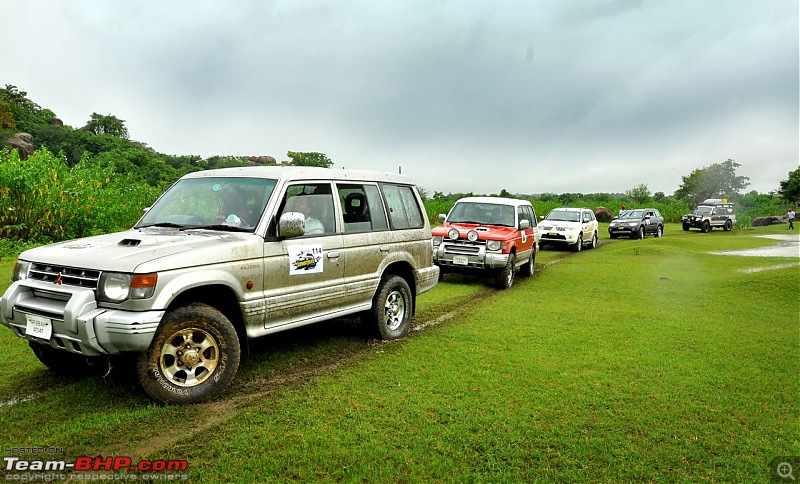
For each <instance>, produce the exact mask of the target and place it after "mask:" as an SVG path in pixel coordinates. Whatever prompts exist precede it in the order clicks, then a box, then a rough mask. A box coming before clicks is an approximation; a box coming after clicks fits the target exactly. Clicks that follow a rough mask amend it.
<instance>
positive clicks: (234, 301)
mask: <svg viewBox="0 0 800 484" xmlns="http://www.w3.org/2000/svg"><path fill="white" fill-rule="evenodd" d="M192 303H200V304H205V305H207V306H211V307H213V308H214V309H216V310H217V311H219V312H221V313H222V314H224V315H225V317H226V318H228V320H229V321H230V322H231V324H232V325H233V328H234V329H235V330H236V334H237V336H238V337H239V346H240V347H241V349H242V353H243V354H247V353H248V352H249V351H248V344H247V332H246V330H245V324H244V316H243V315H242V309H241V306H240V305H239V299H238V298H237V296H236V293H235V292H234V291H233V289H231V288H230V287H228V286H227V285H225V284H209V285H206V286H197V287H192V288H189V289H187V290H185V291H183V292H181V293H180V294H178V296H177V297H175V298H174V299H173V300H172V302H170V304H169V307H167V311H168V312H169V311H171V310H174V309H177V308H179V307H182V306H188V305H190V304H192Z"/></svg>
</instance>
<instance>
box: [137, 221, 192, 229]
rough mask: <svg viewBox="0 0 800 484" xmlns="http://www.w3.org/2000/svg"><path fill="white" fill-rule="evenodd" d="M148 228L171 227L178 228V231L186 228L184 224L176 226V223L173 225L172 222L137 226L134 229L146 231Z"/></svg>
mask: <svg viewBox="0 0 800 484" xmlns="http://www.w3.org/2000/svg"><path fill="white" fill-rule="evenodd" d="M147 227H171V228H176V229H182V228H184V227H186V226H185V225H183V224H176V223H172V222H158V223H155V224H146V225H137V226H136V227H134V228H135V229H146V228H147Z"/></svg>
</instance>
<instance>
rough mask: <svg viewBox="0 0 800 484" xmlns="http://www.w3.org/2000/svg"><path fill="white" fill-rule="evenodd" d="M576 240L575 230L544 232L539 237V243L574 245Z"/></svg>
mask: <svg viewBox="0 0 800 484" xmlns="http://www.w3.org/2000/svg"><path fill="white" fill-rule="evenodd" d="M577 241H578V233H577V232H545V233H543V234H541V236H540V237H539V243H540V244H567V245H574V244H575V243H576V242H577Z"/></svg>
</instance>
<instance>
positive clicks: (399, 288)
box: [370, 275, 414, 340]
mask: <svg viewBox="0 0 800 484" xmlns="http://www.w3.org/2000/svg"><path fill="white" fill-rule="evenodd" d="M413 312H414V299H413V297H412V295H411V288H410V287H409V285H408V282H406V280H405V279H403V278H402V277H400V276H395V275H389V276H386V277H385V278H384V279H383V280H382V281H381V284H380V286H378V291H377V292H376V293H375V297H374V298H373V299H372V309H371V310H370V323H371V325H372V327H373V328H374V332H375V333H376V336H378V337H379V338H380V339H383V340H392V339H398V338H402V337H403V336H405V334H406V333H407V332H408V327H409V324H410V322H411V314H412V313H413Z"/></svg>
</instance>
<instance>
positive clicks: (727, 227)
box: [722, 220, 733, 232]
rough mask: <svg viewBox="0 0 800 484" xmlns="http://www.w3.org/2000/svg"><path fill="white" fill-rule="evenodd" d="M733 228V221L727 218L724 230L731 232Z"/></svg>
mask: <svg viewBox="0 0 800 484" xmlns="http://www.w3.org/2000/svg"><path fill="white" fill-rule="evenodd" d="M731 229H733V222H731V221H730V220H726V221H725V225H724V226H723V227H722V230H724V231H725V232H730V231H731Z"/></svg>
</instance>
